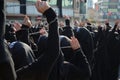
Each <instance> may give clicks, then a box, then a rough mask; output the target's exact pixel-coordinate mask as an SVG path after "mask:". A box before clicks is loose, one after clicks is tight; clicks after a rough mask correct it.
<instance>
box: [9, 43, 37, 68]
mask: <svg viewBox="0 0 120 80" xmlns="http://www.w3.org/2000/svg"><path fill="white" fill-rule="evenodd" d="M10 51H11V54H12V58H13V61H14V63H15V69H16V70H17V69H19V68H21V67H23V66H26V65H29V64H30V63H33V62H35V59H36V58H35V55H34V53H33V51H32V49H31V48H30V46H28V45H27V44H25V43H23V42H18V41H16V42H13V43H11V44H10Z"/></svg>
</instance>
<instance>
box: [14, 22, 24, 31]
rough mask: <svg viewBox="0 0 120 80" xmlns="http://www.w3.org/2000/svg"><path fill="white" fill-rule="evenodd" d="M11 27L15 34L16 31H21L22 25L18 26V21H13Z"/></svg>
mask: <svg viewBox="0 0 120 80" xmlns="http://www.w3.org/2000/svg"><path fill="white" fill-rule="evenodd" d="M13 27H14V29H15V32H17V31H19V30H21V27H22V24H20V23H19V22H18V21H15V22H14V23H13Z"/></svg>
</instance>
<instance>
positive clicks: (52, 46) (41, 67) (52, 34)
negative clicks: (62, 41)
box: [17, 8, 59, 80]
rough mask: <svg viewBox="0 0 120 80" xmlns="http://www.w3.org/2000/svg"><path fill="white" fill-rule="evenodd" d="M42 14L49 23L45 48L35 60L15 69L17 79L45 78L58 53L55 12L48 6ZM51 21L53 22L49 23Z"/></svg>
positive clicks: (41, 79) (43, 79)
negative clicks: (19, 68)
mask: <svg viewBox="0 0 120 80" xmlns="http://www.w3.org/2000/svg"><path fill="white" fill-rule="evenodd" d="M49 14H51V15H49ZM44 15H45V16H46V17H47V21H48V23H50V24H49V36H48V42H47V44H48V45H47V50H46V51H45V53H44V54H43V55H41V56H40V57H39V59H38V60H37V61H36V62H34V63H32V64H31V65H28V66H26V67H23V68H22V69H21V70H19V71H17V75H18V78H17V80H47V79H48V76H49V73H50V72H51V69H52V68H53V65H54V63H55V62H56V59H57V57H58V55H59V37H58V23H57V19H56V20H54V19H55V18H56V14H55V12H54V11H53V10H52V9H51V8H49V9H48V10H47V11H45V13H44ZM53 20H54V21H53ZM51 21H53V22H52V23H51Z"/></svg>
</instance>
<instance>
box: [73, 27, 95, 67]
mask: <svg viewBox="0 0 120 80" xmlns="http://www.w3.org/2000/svg"><path fill="white" fill-rule="evenodd" d="M74 33H75V37H76V38H77V39H78V41H79V42H80V45H81V48H82V50H83V52H84V54H85V55H86V57H87V60H88V62H89V64H90V66H91V68H92V66H93V63H92V61H93V49H94V44H93V38H92V35H91V34H90V32H89V31H88V30H87V29H86V28H76V29H74Z"/></svg>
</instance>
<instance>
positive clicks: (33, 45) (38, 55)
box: [0, 0, 120, 80]
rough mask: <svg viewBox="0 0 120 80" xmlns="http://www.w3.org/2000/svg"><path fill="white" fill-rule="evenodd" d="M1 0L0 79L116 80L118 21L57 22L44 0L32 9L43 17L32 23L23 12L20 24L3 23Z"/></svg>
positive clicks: (119, 61) (119, 59) (119, 38)
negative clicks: (97, 22) (112, 24)
mask: <svg viewBox="0 0 120 80" xmlns="http://www.w3.org/2000/svg"><path fill="white" fill-rule="evenodd" d="M4 4H5V2H4V0H0V26H1V27H0V80H118V77H119V64H120V54H119V52H120V49H119V48H120V21H119V20H118V21H116V22H115V25H114V26H111V25H110V23H109V21H106V22H105V23H102V24H99V25H97V26H96V25H93V24H92V23H91V22H89V21H88V20H86V21H85V22H79V21H78V20H75V21H74V25H71V20H70V18H69V17H68V16H65V17H64V21H60V20H59V18H58V17H57V15H56V13H55V11H54V10H53V9H52V7H51V6H50V5H49V4H48V3H47V2H46V1H41V0H37V2H36V5H35V6H36V9H37V11H38V12H39V13H42V14H43V15H44V16H45V17H46V20H44V22H42V18H40V19H38V21H37V22H36V24H35V25H33V24H32V21H31V20H30V19H29V17H28V16H27V15H25V17H24V20H23V23H20V22H19V21H16V22H14V23H13V24H11V23H6V22H5V13H4V11H5V10H4V6H5V5H4Z"/></svg>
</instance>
